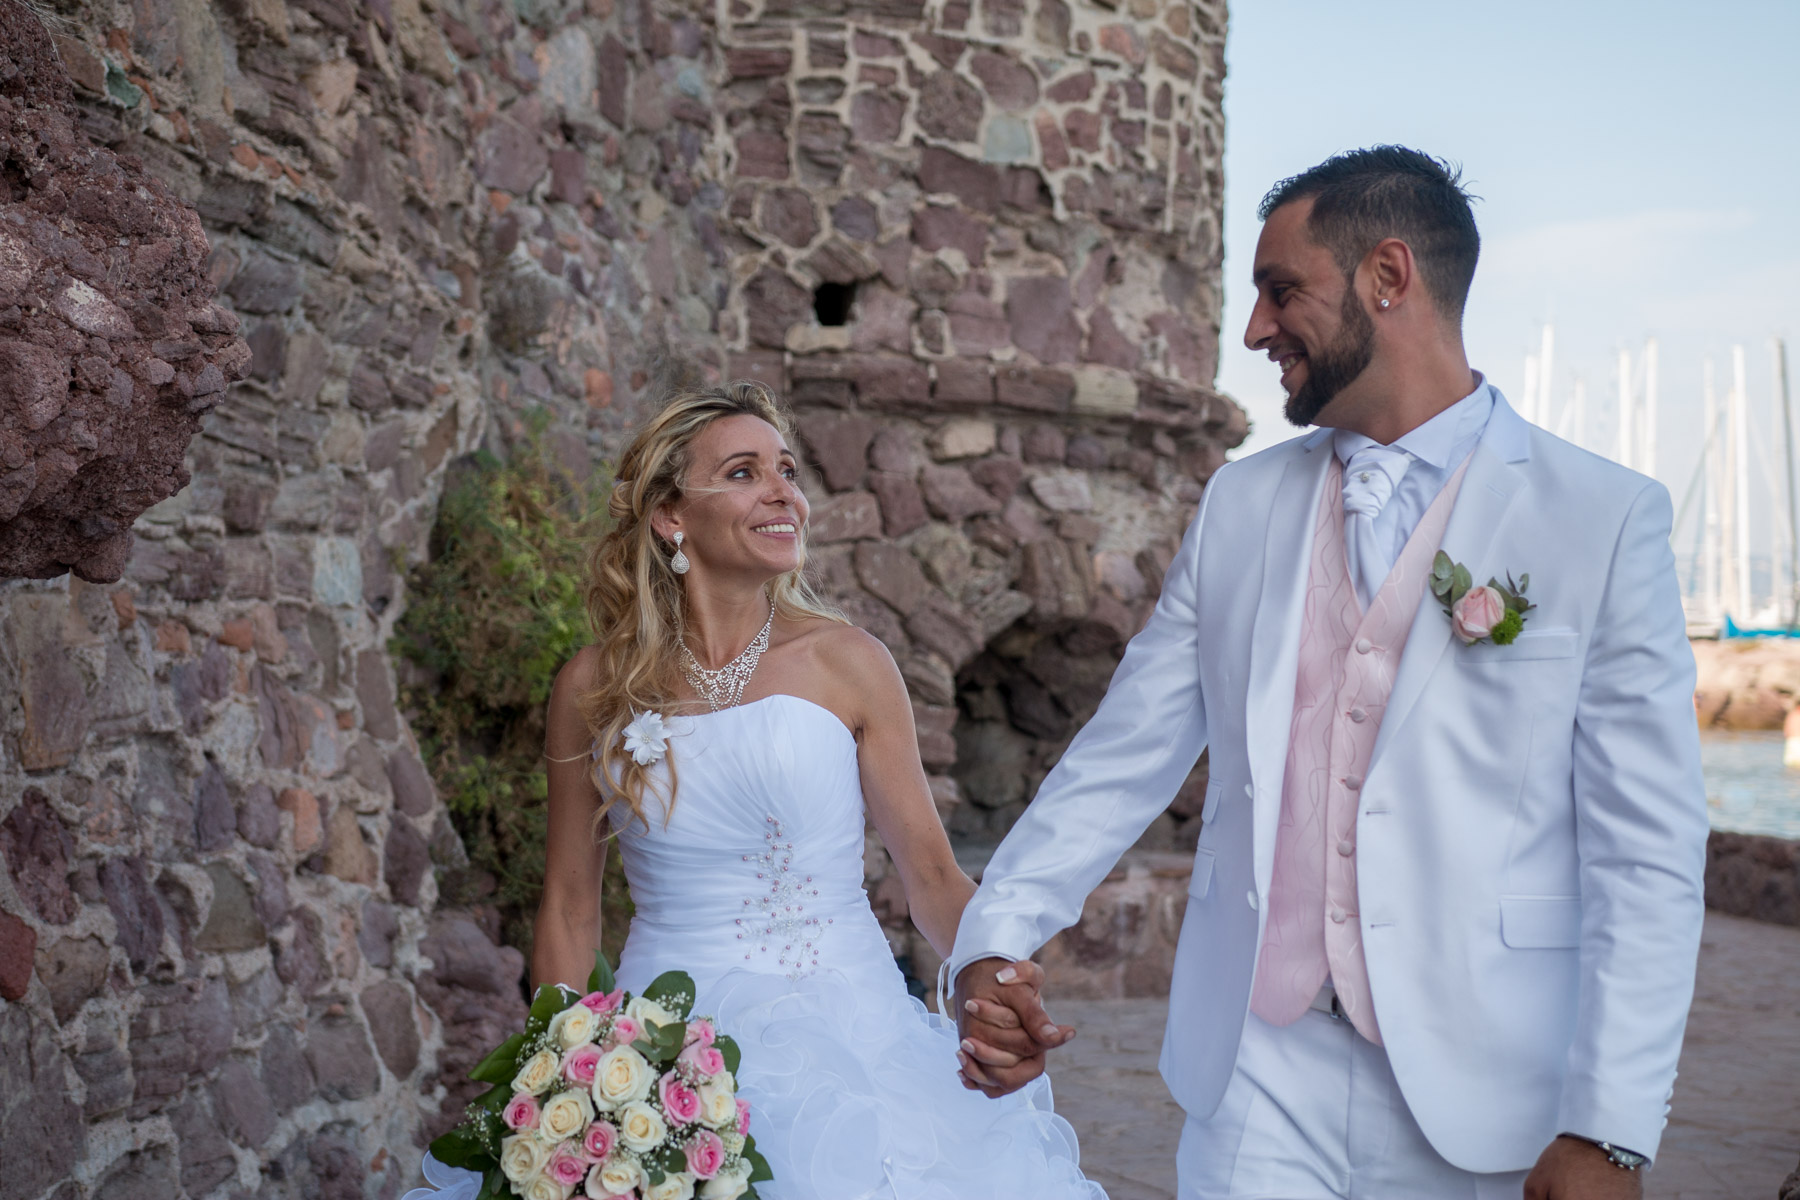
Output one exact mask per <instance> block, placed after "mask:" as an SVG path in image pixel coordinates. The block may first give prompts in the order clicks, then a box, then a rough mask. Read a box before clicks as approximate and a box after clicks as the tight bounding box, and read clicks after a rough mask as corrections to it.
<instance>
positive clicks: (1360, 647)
mask: <svg viewBox="0 0 1800 1200" xmlns="http://www.w3.org/2000/svg"><path fill="white" fill-rule="evenodd" d="M1374 648H1375V643H1374V642H1371V641H1370V640H1369V639H1368V638H1357V639H1356V652H1357V653H1358V654H1367V653H1368V652H1369V651H1371V650H1373V649H1374Z"/></svg>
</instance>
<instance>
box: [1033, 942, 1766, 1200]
mask: <svg viewBox="0 0 1800 1200" xmlns="http://www.w3.org/2000/svg"><path fill="white" fill-rule="evenodd" d="M1051 1012H1052V1013H1053V1015H1055V1017H1056V1019H1057V1020H1059V1021H1067V1022H1072V1023H1073V1024H1075V1025H1076V1026H1078V1027H1079V1028H1080V1029H1081V1036H1080V1037H1078V1038H1077V1039H1075V1042H1074V1043H1073V1044H1072V1045H1070V1046H1069V1047H1067V1048H1066V1049H1064V1050H1062V1051H1060V1052H1059V1053H1058V1055H1057V1058H1056V1060H1055V1061H1054V1062H1053V1063H1052V1067H1051V1079H1052V1080H1053V1082H1054V1084H1055V1088H1056V1107H1057V1111H1059V1112H1061V1113H1062V1114H1063V1115H1064V1116H1066V1117H1067V1118H1068V1119H1069V1120H1070V1122H1072V1123H1073V1124H1074V1126H1075V1131H1076V1133H1077V1134H1079V1135H1080V1138H1081V1148H1082V1166H1083V1168H1084V1169H1085V1170H1086V1171H1087V1173H1088V1175H1089V1177H1091V1178H1093V1179H1094V1180H1096V1181H1098V1182H1099V1183H1101V1184H1102V1185H1103V1186H1105V1188H1106V1189H1107V1192H1108V1193H1109V1194H1110V1196H1111V1197H1112V1200H1167V1198H1168V1197H1172V1196H1173V1195H1174V1194H1175V1143H1176V1140H1177V1138H1178V1137H1179V1136H1180V1132H1181V1111H1180V1110H1179V1109H1178V1108H1177V1107H1176V1105H1175V1102H1174V1101H1173V1100H1172V1099H1170V1098H1169V1093H1168V1090H1167V1089H1166V1088H1164V1086H1163V1084H1162V1079H1161V1077H1160V1076H1159V1075H1158V1074H1157V1071H1156V1055H1157V1050H1158V1047H1159V1046H1160V1045H1161V1042H1162V1029H1163V1021H1164V1018H1165V1016H1166V1013H1167V1005H1166V1003H1165V1002H1164V1001H1162V1000H1085V1001H1064V1002H1062V1003H1056V1002H1055V1000H1054V997H1052V998H1051ZM1796 1161H1800V929H1794V928H1790V927H1787V926H1781V925H1768V924H1763V923H1760V922H1756V921H1749V920H1745V919H1743V918H1741V917H1730V916H1726V915H1724V914H1722V913H1708V914H1707V920H1706V932H1705V935H1704V937H1703V938H1702V941H1701V948H1700V979H1699V986H1698V987H1697V989H1696V992H1695V997H1694V1008H1693V1013H1692V1015H1691V1017H1690V1018H1689V1021H1688V1031H1687V1041H1686V1044H1685V1047H1684V1048H1683V1051H1682V1056H1681V1068H1680V1077H1679V1078H1678V1079H1677V1080H1676V1085H1675V1101H1674V1112H1673V1113H1672V1114H1671V1116H1670V1118H1669V1128H1668V1130H1667V1132H1666V1134H1665V1135H1664V1139H1663V1145H1662V1151H1661V1155H1660V1160H1659V1161H1658V1163H1657V1166H1656V1168H1655V1169H1654V1170H1653V1171H1652V1172H1651V1173H1650V1174H1649V1175H1648V1176H1647V1177H1646V1179H1645V1181H1644V1182H1645V1187H1644V1195H1645V1197H1646V1200H1776V1193H1777V1191H1778V1189H1779V1188H1780V1187H1781V1182H1782V1180H1783V1179H1785V1178H1786V1177H1787V1175H1788V1173H1789V1172H1790V1171H1792V1170H1794V1167H1795V1163H1796Z"/></svg>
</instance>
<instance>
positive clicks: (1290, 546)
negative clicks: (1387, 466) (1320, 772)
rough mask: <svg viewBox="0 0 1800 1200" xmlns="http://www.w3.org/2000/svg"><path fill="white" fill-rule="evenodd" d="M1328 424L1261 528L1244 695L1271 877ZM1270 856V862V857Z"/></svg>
mask: <svg viewBox="0 0 1800 1200" xmlns="http://www.w3.org/2000/svg"><path fill="white" fill-rule="evenodd" d="M1331 458H1332V451H1331V431H1330V430H1322V431H1321V432H1320V433H1319V434H1317V435H1314V436H1313V437H1311V438H1308V439H1306V441H1305V442H1304V443H1303V445H1302V447H1301V449H1300V451H1299V453H1297V454H1295V455H1294V457H1293V458H1292V459H1290V460H1289V461H1288V464H1287V468H1286V470H1285V471H1284V472H1283V473H1282V477H1281V482H1280V483H1279V484H1278V485H1277V487H1276V489H1275V495H1274V497H1273V499H1272V501H1271V503H1270V505H1269V525H1268V529H1267V530H1266V531H1265V533H1264V535H1263V543H1262V544H1263V563H1262V568H1263V569H1262V588H1261V590H1260V591H1259V592H1258V593H1257V605H1256V619H1255V622H1254V624H1253V625H1252V627H1251V631H1250V677H1249V681H1248V687H1247V689H1246V695H1245V734H1246V740H1247V741H1248V743H1249V746H1248V749H1249V752H1250V753H1249V757H1250V776H1251V781H1252V783H1253V784H1254V786H1255V787H1256V821H1255V828H1256V842H1255V844H1256V848H1257V854H1256V877H1257V881H1258V884H1259V885H1266V884H1267V882H1268V876H1269V871H1270V868H1271V867H1272V865H1273V855H1274V847H1275V821H1276V818H1277V817H1278V816H1279V815H1280V811H1281V776H1282V773H1283V771H1284V770H1285V768H1286V765H1287V742H1288V731H1289V728H1290V727H1291V725H1292V723H1293V710H1294V673H1295V671H1296V670H1297V669H1298V666H1299V663H1298V655H1299V649H1300V620H1301V616H1302V611H1303V604H1304V602H1305V597H1306V579H1307V574H1308V567H1309V566H1310V564H1311V562H1312V550H1313V531H1314V527H1315V525H1316V524H1317V517H1318V511H1319V489H1320V488H1321V487H1323V486H1324V482H1325V478H1326V476H1327V475H1328V474H1329V467H1330V465H1331ZM1265 860H1267V862H1265Z"/></svg>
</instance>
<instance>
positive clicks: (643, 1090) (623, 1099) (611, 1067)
mask: <svg viewBox="0 0 1800 1200" xmlns="http://www.w3.org/2000/svg"><path fill="white" fill-rule="evenodd" d="M654 1082H655V1072H654V1071H652V1070H651V1069H650V1064H649V1062H647V1061H646V1060H645V1058H644V1056H643V1055H641V1054H639V1053H638V1052H637V1051H636V1050H633V1049H632V1048H631V1047H630V1046H615V1047H614V1048H613V1049H611V1050H608V1051H607V1052H606V1053H605V1054H603V1055H602V1056H601V1057H600V1066H599V1068H598V1069H597V1070H596V1071H595V1072H594V1088H593V1093H594V1104H595V1105H596V1106H598V1107H599V1108H600V1109H602V1110H611V1109H614V1108H617V1107H618V1106H619V1105H621V1104H630V1103H631V1102H632V1101H633V1100H642V1099H643V1098H644V1097H645V1096H648V1095H649V1094H650V1085H651V1084H652V1083H654Z"/></svg>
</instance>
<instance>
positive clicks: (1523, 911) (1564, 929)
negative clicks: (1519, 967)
mask: <svg viewBox="0 0 1800 1200" xmlns="http://www.w3.org/2000/svg"><path fill="white" fill-rule="evenodd" d="M1500 940H1501V941H1503V942H1505V943H1506V944H1507V945H1508V946H1511V947H1512V948H1513V949H1514V950H1566V949H1569V948H1571V947H1574V946H1578V945H1580V944H1581V897H1580V896H1502V897H1500Z"/></svg>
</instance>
